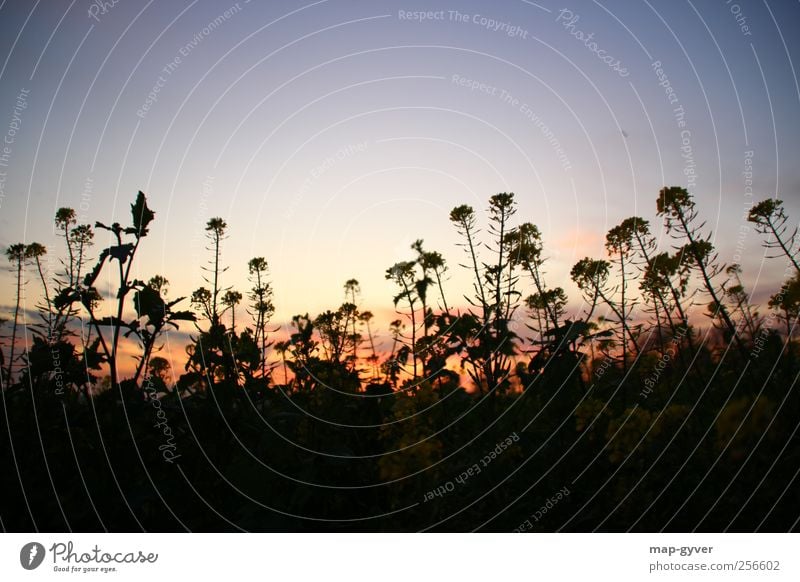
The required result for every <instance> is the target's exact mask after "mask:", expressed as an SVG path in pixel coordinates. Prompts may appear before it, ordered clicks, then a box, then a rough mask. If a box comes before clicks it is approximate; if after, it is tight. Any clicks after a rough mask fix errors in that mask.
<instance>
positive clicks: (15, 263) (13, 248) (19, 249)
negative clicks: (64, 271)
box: [5, 243, 26, 384]
mask: <svg viewBox="0 0 800 582" xmlns="http://www.w3.org/2000/svg"><path fill="white" fill-rule="evenodd" d="M6 257H7V258H8V261H9V262H10V263H11V268H12V270H13V272H14V279H15V281H16V293H15V295H14V319H13V320H12V324H11V344H10V346H9V352H10V353H9V356H8V367H7V368H6V370H5V377H6V382H7V383H8V384H11V382H12V379H13V372H14V355H15V354H14V351H15V348H16V345H17V325H18V323H19V304H20V301H21V300H22V283H23V281H22V275H23V264H24V262H25V258H26V255H25V244H24V243H17V244H13V245H10V246H9V247H8V248H7V249H6Z"/></svg>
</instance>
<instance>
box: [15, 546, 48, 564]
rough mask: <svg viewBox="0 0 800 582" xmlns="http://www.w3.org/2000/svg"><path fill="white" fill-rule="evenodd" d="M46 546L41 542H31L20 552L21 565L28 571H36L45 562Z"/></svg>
mask: <svg viewBox="0 0 800 582" xmlns="http://www.w3.org/2000/svg"><path fill="white" fill-rule="evenodd" d="M44 554H45V551H44V546H43V545H42V544H40V543H39V542H29V543H27V544H25V545H24V546H22V549H21V550H20V551H19V563H20V564H22V567H23V568H25V569H26V570H35V569H36V568H38V567H39V566H41V564H42V562H43V561H44Z"/></svg>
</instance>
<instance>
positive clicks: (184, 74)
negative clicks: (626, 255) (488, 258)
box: [0, 0, 800, 333]
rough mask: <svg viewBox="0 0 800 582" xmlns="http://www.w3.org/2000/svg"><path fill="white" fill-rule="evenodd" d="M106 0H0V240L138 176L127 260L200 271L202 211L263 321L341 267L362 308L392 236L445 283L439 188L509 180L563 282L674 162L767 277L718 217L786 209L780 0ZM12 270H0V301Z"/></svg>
mask: <svg viewBox="0 0 800 582" xmlns="http://www.w3.org/2000/svg"><path fill="white" fill-rule="evenodd" d="M106 4H107V7H106V8H105V9H103V10H101V9H100V8H98V6H99V4H98V3H92V2H89V1H88V0H75V1H73V2H68V1H60V0H59V1H56V0H50V1H47V2H41V1H36V2H33V1H30V0H24V1H23V0H17V1H13V0H6V1H4V2H2V3H0V46H1V47H2V51H1V52H0V59H2V60H0V67H1V68H0V133H2V134H3V135H4V136H8V135H9V133H8V132H11V131H13V133H14V135H13V136H11V138H12V143H11V144H10V146H9V148H10V153H9V154H8V160H7V162H8V163H7V167H0V171H3V172H5V175H4V176H3V177H2V178H3V182H2V190H0V193H1V194H2V198H1V199H0V248H2V249H5V247H6V246H7V245H8V244H10V243H14V242H17V241H26V242H31V241H34V240H36V241H39V242H41V243H43V244H46V245H47V246H48V247H50V248H52V249H55V248H56V247H57V243H56V239H55V238H54V235H53V227H52V215H53V214H54V212H55V209H56V208H58V207H60V206H71V207H74V208H75V209H76V210H78V214H79V215H80V216H81V218H82V219H83V220H85V221H87V222H92V223H93V222H94V221H95V220H100V221H104V222H111V221H113V220H120V221H127V220H128V214H129V213H128V205H129V204H130V202H132V201H133V198H134V196H135V193H136V192H137V191H138V190H143V191H144V192H145V193H146V194H147V195H148V197H149V200H150V206H151V207H152V208H153V209H154V210H155V211H156V213H157V214H156V220H155V222H154V223H153V225H152V229H151V236H150V237H149V238H148V239H147V241H146V244H145V245H144V248H143V249H142V252H141V256H139V257H138V258H137V265H138V270H139V271H138V273H137V276H138V277H141V278H145V277H149V276H151V275H153V274H155V273H161V274H164V275H166V276H167V277H168V278H169V279H170V281H171V283H172V285H171V295H172V296H177V295H188V294H190V293H191V291H192V289H194V288H196V287H198V286H199V285H200V284H202V281H201V279H200V277H201V271H200V265H201V264H202V263H203V261H205V260H206V258H207V257H208V253H207V252H206V251H205V250H204V246H205V240H204V239H203V237H202V234H203V225H204V224H205V222H206V221H207V220H208V218H210V217H212V216H222V217H224V218H225V219H226V221H227V222H228V224H229V227H230V238H229V239H228V241H226V244H225V247H224V260H225V262H226V263H227V264H228V265H229V266H230V269H229V271H228V272H227V273H226V279H225V282H226V283H227V284H231V285H235V286H237V287H239V288H240V289H244V288H245V276H246V263H247V260H248V259H249V258H251V257H253V256H264V257H266V258H267V260H268V261H269V263H270V267H271V276H272V280H273V284H274V287H275V303H276V306H277V308H278V314H277V317H276V319H277V320H278V321H286V320H288V319H289V318H290V317H291V316H292V315H293V314H295V313H305V312H306V311H308V312H311V313H312V314H315V313H318V312H319V311H321V310H323V309H327V308H335V307H336V306H337V305H338V304H339V303H340V302H341V301H342V299H343V292H342V285H343V283H344V281H345V280H347V279H349V278H352V277H355V278H357V279H358V280H359V281H360V282H361V286H362V290H363V307H364V308H367V309H371V310H373V311H374V312H376V313H383V312H382V311H381V310H387V313H384V315H385V316H386V317H388V315H389V313H388V311H390V309H391V297H392V295H393V293H394V289H393V288H392V286H391V284H390V283H389V282H387V281H385V280H384V272H385V270H386V268H387V267H389V266H390V265H391V264H393V263H395V262H397V261H399V260H404V259H407V258H411V257H412V253H411V251H410V250H409V249H408V247H409V245H410V244H411V243H412V242H413V241H414V240H415V239H416V238H423V239H425V242H426V246H427V247H429V248H430V249H436V250H439V251H440V252H442V253H443V254H444V256H445V258H446V259H447V260H448V261H449V264H450V266H451V279H450V281H449V283H448V288H449V289H450V290H451V291H450V294H451V296H452V295H455V296H458V295H460V294H461V293H462V292H463V290H465V289H467V286H466V281H467V278H466V274H465V273H463V272H462V270H461V269H459V267H458V266H457V264H458V262H460V261H461V257H462V255H461V251H460V249H459V248H458V247H456V243H457V242H458V240H457V235H456V233H455V232H454V229H453V228H452V226H451V225H450V223H449V220H448V213H449V211H450V209H451V208H453V207H454V206H456V205H458V204H463V203H468V204H471V205H473V206H474V207H475V208H476V209H479V210H482V209H484V208H485V206H486V201H487V200H488V198H489V197H490V196H491V195H492V194H495V193H497V192H501V191H513V192H515V193H516V194H517V198H518V200H519V213H518V219H519V220H520V221H530V222H533V223H535V224H537V225H539V227H540V228H541V230H542V232H543V235H544V238H545V243H546V246H547V250H548V252H549V254H550V255H551V256H552V260H551V262H550V263H549V264H548V283H549V284H551V285H563V286H564V287H565V288H567V290H568V291H569V292H570V295H571V297H572V298H573V299H574V298H576V297H577V292H575V291H574V287H573V286H572V284H571V283H570V282H569V280H568V279H569V276H568V273H569V269H570V267H571V265H572V264H573V263H574V262H575V261H576V260H578V259H580V258H582V257H583V256H584V255H587V254H588V255H593V256H602V254H603V237H604V234H605V232H606V231H607V230H608V229H609V228H610V227H612V226H614V225H616V224H617V223H619V222H620V221H621V220H622V219H624V218H626V217H628V216H630V215H633V214H638V215H641V216H644V217H645V218H649V219H651V220H652V221H653V223H654V225H656V227H657V230H658V226H659V221H658V219H657V218H656V217H655V199H656V196H657V193H658V190H659V189H660V188H661V187H662V186H663V185H683V186H687V185H689V186H690V190H691V192H692V193H693V194H694V195H695V197H696V199H697V202H698V206H699V209H700V211H701V213H702V215H703V217H704V218H705V219H707V221H708V226H709V227H710V228H713V229H714V232H715V235H716V242H717V244H718V247H719V250H720V257H721V259H722V260H723V261H726V262H731V261H733V260H734V257H735V256H737V255H741V262H742V263H743V265H744V267H745V269H746V275H747V280H748V281H750V282H751V283H752V284H755V282H756V278H757V277H760V280H759V282H758V284H757V285H756V286H755V290H756V296H757V297H758V296H759V295H760V296H761V297H763V295H764V293H769V292H774V290H775V285H776V282H777V281H778V280H779V279H780V276H781V273H782V271H783V266H782V263H781V262H780V261H775V262H772V263H766V264H764V265H763V270H762V263H763V256H764V253H763V250H762V249H761V247H760V238H759V237H758V236H757V235H756V234H755V233H754V232H750V233H744V234H741V233H742V232H743V231H741V230H740V227H742V225H746V222H745V221H744V220H743V218H742V217H743V215H744V214H745V213H746V211H747V208H748V205H749V204H750V203H752V202H753V201H758V200H760V199H763V198H766V197H772V196H776V195H777V196H778V197H780V198H782V199H783V200H785V203H786V207H787V210H788V212H789V214H790V216H791V217H793V218H794V220H797V219H798V218H799V217H800V195H799V194H798V193H799V192H800V169H798V165H797V160H798V150H799V149H800V90H798V81H797V75H796V72H795V70H796V66H795V64H794V63H795V62H797V61H798V57H800V41H798V39H797V36H796V34H793V33H794V28H795V27H794V25H795V24H796V23H797V22H800V6H799V5H798V3H797V2H770V3H767V2H755V1H753V2H745V1H742V2H736V3H734V2H726V1H725V0H719V1H714V2H711V1H707V2H696V3H692V2H681V1H676V2H673V1H669V2H641V3H640V2H621V1H620V2H577V1H573V2H570V3H567V4H564V3H554V2H552V1H551V0H542V1H541V2H537V3H533V2H527V1H525V0H507V1H502V2H492V3H488V2H450V3H447V2H428V1H414V0H412V1H409V2H403V3H398V2H388V1H369V2H367V1H337V0H321V1H318V2H310V3H303V2H276V1H269V2H266V1H264V2H260V1H258V0H251V1H249V2H248V1H245V0H240V1H239V2H238V3H236V2H231V3H227V2H225V1H215V2H211V1H209V0H194V1H187V0H175V1H170V2H159V3H156V2H154V1H151V2H143V1H134V0H118V1H117V2H116V4H114V5H112V4H111V2H107V3H106ZM563 10H568V11H569V12H570V13H571V14H572V19H570V18H569V14H568V13H567V12H563ZM226 11H228V12H227V13H226ZM401 11H403V12H402V13H401ZM413 11H434V12H436V14H434V16H435V17H438V18H439V19H431V20H426V21H424V22H419V21H415V20H413V19H410V18H407V17H406V13H409V12H413ZM455 12H458V13H459V14H461V15H466V19H465V21H461V19H459V18H456V14H455ZM92 14H93V15H94V17H92ZM575 16H577V17H578V18H577V20H575V19H574V17H575ZM737 16H738V21H737ZM484 18H485V19H491V20H493V21H496V22H497V23H498V25H497V26H496V28H497V30H492V29H491V28H490V26H491V25H490V24H489V23H488V22H487V20H484ZM742 24H744V25H746V26H747V28H746V29H743V28H742ZM565 25H566V26H565ZM513 27H516V28H513ZM513 31H516V32H514V33H513V35H509V34H507V33H508V32H513ZM578 31H580V32H581V33H582V34H584V35H588V34H592V33H593V35H594V36H593V41H594V42H595V43H596V47H594V48H595V49H596V50H598V51H600V50H602V51H604V52H603V53H602V54H603V55H611V56H612V57H614V59H616V60H619V62H620V64H619V65H618V67H617V68H618V69H619V68H624V73H626V74H625V75H622V74H620V73H621V72H622V71H615V70H614V68H613V67H611V66H609V65H607V64H606V63H604V62H603V61H602V60H601V59H600V58H599V57H598V55H597V54H596V53H595V52H593V51H592V50H591V49H590V48H589V47H587V45H586V42H585V41H581V40H579V38H577V36H576V35H577V33H578ZM176 59H179V60H176ZM655 61H660V62H661V68H662V69H663V73H664V75H666V77H667V79H668V83H669V86H670V87H671V88H672V90H674V94H675V96H676V98H677V100H678V101H677V103H673V104H670V103H669V101H668V95H667V93H666V88H665V87H664V86H660V85H659V83H662V84H666V83H665V81H664V78H663V77H661V78H659V76H658V75H657V74H656V72H655V71H654V66H653V63H654V62H655ZM461 79H465V80H467V81H464V83H467V85H466V86H465V85H464V84H462V83H460V82H459V81H460V80H461ZM472 81H475V82H476V86H480V85H481V84H482V85H483V90H482V89H481V88H480V87H478V88H475V89H474V90H473V89H471V88H470V87H471V85H470V84H471V82H472ZM154 87H157V88H158V93H157V95H156V99H155V100H153V99H149V100H148V94H149V93H151V91H153V89H154ZM23 91H24V92H23ZM21 92H23V96H24V99H23V100H24V104H25V108H24V109H20V107H19V106H18V102H19V95H20V93H21ZM148 101H149V108H148V109H147V110H146V111H145V110H144V109H143V108H144V106H146V105H148ZM678 106H681V107H682V108H683V110H684V113H685V117H684V122H685V127H684V128H679V126H678V123H677V122H678V120H677V119H676V116H675V112H674V109H675V108H676V107H678ZM15 107H16V111H17V113H18V115H15ZM536 120H539V122H538V124H537V122H536ZM17 126H18V127H17ZM684 130H685V131H686V132H688V134H686V133H684V134H683V136H682V134H681V132H682V131H684ZM0 139H2V138H0ZM687 139H688V145H689V146H691V154H692V160H691V161H692V162H693V163H694V171H695V173H696V175H695V178H694V182H693V183H691V182H690V181H689V178H687V176H686V174H685V170H686V168H687V163H689V162H687V159H685V158H684V157H682V153H685V152H682V150H681V147H682V146H685V145H687V142H686V140H687ZM0 146H2V144H0ZM556 146H560V151H557V150H556ZM747 152H752V170H753V191H754V195H753V196H749V195H748V194H747V193H746V192H745V176H744V174H743V171H744V169H745V158H746V157H747V155H748V154H747ZM481 217H482V218H485V214H484V213H482V212H481ZM740 234H741V237H742V238H741V244H740V251H737V250H736V245H737V243H738V242H739V241H740ZM104 242H105V235H98V237H97V246H96V249H97V247H101V246H102V245H103V244H104ZM665 244H667V245H668V244H669V241H665ZM742 245H743V246H742ZM741 249H743V251H742V250H741ZM12 291H13V289H12V285H11V279H10V275H9V274H8V273H3V275H2V286H1V287H0V304H5V305H8V304H10V303H11V302H12ZM384 319H385V318H384ZM384 333H385V330H384Z"/></svg>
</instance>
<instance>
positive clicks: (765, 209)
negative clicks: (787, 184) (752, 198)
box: [747, 198, 800, 275]
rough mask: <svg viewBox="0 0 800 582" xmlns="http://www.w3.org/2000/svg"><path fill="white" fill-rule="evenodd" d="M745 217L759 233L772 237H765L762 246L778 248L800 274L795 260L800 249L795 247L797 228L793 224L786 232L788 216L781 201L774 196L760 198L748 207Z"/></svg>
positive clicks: (798, 265) (799, 267)
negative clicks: (772, 238)
mask: <svg viewBox="0 0 800 582" xmlns="http://www.w3.org/2000/svg"><path fill="white" fill-rule="evenodd" d="M747 219H748V220H749V221H750V222H753V223H755V224H756V227H755V228H756V230H757V231H758V232H759V233H760V234H763V235H766V236H772V237H774V240H769V239H767V240H766V241H765V242H764V246H765V247H766V248H768V249H780V250H781V251H782V253H783V254H784V255H786V258H787V259H789V261H790V262H791V263H792V265H793V266H794V268H795V270H796V271H797V273H798V274H799V275H800V263H798V261H797V253H798V250H800V249H798V248H797V243H798V241H797V234H798V229H797V226H795V227H794V228H793V229H792V230H791V232H789V233H788V234H787V231H788V227H787V225H786V222H787V220H788V216H786V213H785V212H784V210H783V201H782V200H777V199H775V198H767V199H766V200H762V201H761V202H759V203H758V204H756V205H755V206H753V207H752V208H751V209H750V212H749V213H748V215H747ZM773 258H774V257H773Z"/></svg>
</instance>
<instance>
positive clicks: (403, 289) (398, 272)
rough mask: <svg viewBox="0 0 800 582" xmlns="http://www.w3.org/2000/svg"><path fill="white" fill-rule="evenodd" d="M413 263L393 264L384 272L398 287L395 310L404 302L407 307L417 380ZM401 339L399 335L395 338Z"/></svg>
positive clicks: (412, 357) (415, 295) (415, 298)
mask: <svg viewBox="0 0 800 582" xmlns="http://www.w3.org/2000/svg"><path fill="white" fill-rule="evenodd" d="M415 267H416V262H415V261H401V262H399V263H395V264H394V265H393V266H391V267H389V268H388V269H387V270H386V279H389V280H392V281H394V283H395V284H396V285H397V286H398V287H400V292H399V293H398V294H397V295H395V296H394V299H393V301H394V305H395V308H397V306H398V305H399V304H400V303H401V302H402V301H405V302H406V305H407V306H408V317H409V319H410V320H411V337H410V342H411V343H410V344H409V348H410V350H411V362H412V370H413V376H414V380H416V379H417V357H418V354H417V301H418V299H419V294H418V289H417V286H416V279H415V275H416V273H415V271H416V269H415ZM397 337H398V338H400V337H402V336H401V335H398V336H397Z"/></svg>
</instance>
